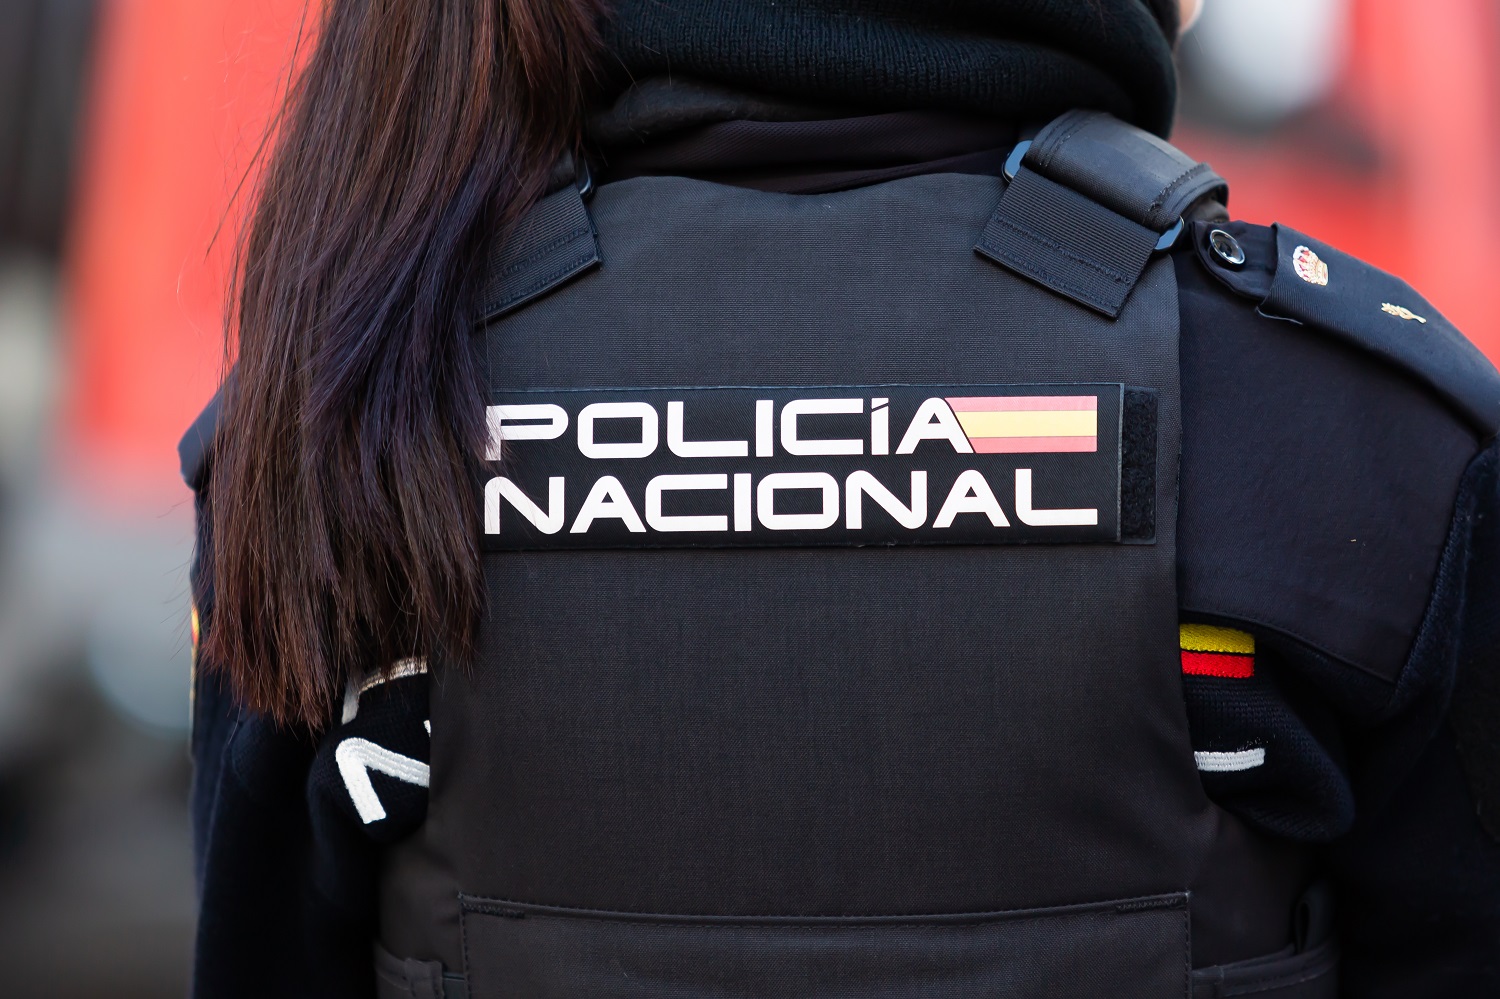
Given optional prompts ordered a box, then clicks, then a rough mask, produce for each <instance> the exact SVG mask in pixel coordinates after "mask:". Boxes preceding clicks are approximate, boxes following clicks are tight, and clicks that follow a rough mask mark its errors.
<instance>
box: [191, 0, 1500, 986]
mask: <svg viewBox="0 0 1500 999" xmlns="http://www.w3.org/2000/svg"><path fill="white" fill-rule="evenodd" d="M1192 6H1193V5H1192V4H1185V5H1183V7H1184V9H1179V7H1178V5H1177V4H1175V3H1167V2H1165V0H1151V2H1141V0H1105V2H1100V3H1096V4H1075V3H1069V2H1063V0H1056V2H1030V3H1025V4H1022V3H987V4H977V3H951V4H943V5H938V6H933V5H931V4H925V3H916V2H906V0H885V2H881V3H874V2H868V3H867V2H853V0H849V2H845V3H838V4H834V3H819V4H809V5H802V6H799V5H790V4H760V3H754V2H747V0H721V2H715V3H711V4H703V5H697V6H694V7H682V6H680V5H679V6H664V5H660V4H655V3H648V2H635V0H624V2H621V3H619V4H618V5H617V6H616V8H615V10H614V11H613V12H611V13H610V14H609V15H608V16H604V15H603V14H602V12H600V11H598V10H596V9H594V8H593V7H592V6H591V5H590V4H588V3H586V2H583V0H573V2H571V3H556V2H552V3H547V4H543V3H524V2H519V0H516V2H509V3H506V4H503V5H494V4H489V3H479V2H467V0H445V2H442V3H428V2H426V0H423V2H422V3H418V2H416V0H410V2H407V0H399V2H395V3H390V4H384V5H371V4H362V3H354V2H344V0H334V2H333V3H331V4H330V5H329V9H328V11H327V14H326V21H325V24H324V26H323V28H322V34H321V40H320V43H319V45H318V47H317V49H316V51H315V52H314V53H313V55H312V58H311V61H310V63H309V67H308V69H307V71H306V77H305V79H304V81H303V83H302V86H301V88H300V90H299V92H298V96H297V97H296V98H295V99H294V101H293V103H292V105H291V108H290V113H289V116H288V118H287V123H286V126H285V130H284V132H283V134H282V136H281V137H280V140H279V144H278V146H277V148H276V151H275V153H274V154H273V156H272V159H271V160H270V163H269V165H268V171H267V178H268V179H267V181H266V185H265V188H264V191H263V193H262V195H261V198H260V202H259V205H258V209H257V212H256V216H255V218H254V220H253V222H252V225H251V228H250V230H249V234H248V237H247V240H246V243H245V251H244V259H243V269H242V278H241V284H240V310H239V312H238V315H237V317H236V322H235V324H234V330H233V332H234V334H235V337H236V338H237V344H238V353H237V368H236V373H235V376H234V378H233V379H231V381H230V382H229V383H228V384H227V385H226V388H225V391H224V392H223V393H222V402H221V404H216V405H215V406H214V407H211V408H210V410H209V411H208V412H207V413H205V416H204V418H203V419H201V420H200V421H199V423H198V424H197V425H195V427H194V428H193V430H192V431H190V432H189V434H188V436H187V438H186V439H185V440H184V445H183V455H184V468H185V473H186V474H187V476H188V479H189V481H190V482H191V483H192V484H193V486H194V488H195V489H196V490H197V494H198V500H199V504H200V525H201V530H202V537H201V539H200V549H199V559H198V563H197V567H196V572H195V600H196V605H197V613H198V615H199V617H200V619H201V623H202V628H203V634H204V640H203V644H202V647H201V649H200V657H199V659H200V666H199V670H198V677H197V681H196V686H197V700H196V708H195V717H196V731H195V737H194V753H195V759H196V761H197V763H198V770H197V778H196V787H195V815H196V818H197V843H198V847H199V873H200V881H201V886H202V916H201V920H200V927H199V939H198V948H197V966H196V989H197V992H198V994H200V995H205V996H228V995H257V996H263V995H319V996H329V995H346V994H347V995H370V994H376V995H380V996H382V997H391V996H403V997H408V996H410V997H415V996H422V997H434V996H448V997H452V996H468V997H472V999H491V997H507V999H508V997H521V996H525V997H529V999H561V997H564V996H590V997H601V999H626V997H631V999H634V997H647V996H650V997H657V996H693V997H713V999H729V997H735V999H742V997H743V999H748V997H752V996H754V997H760V996H766V997H769V996H798V997H808V999H835V997H846V996H892V997H894V996H917V995H920V996H924V997H936V999H959V997H964V999H970V997H978V996H1000V995H1005V996H1043V995H1048V996H1051V995H1066V996H1079V997H1093V996H1106V995H1107V996H1125V997H1137V996H1139V997H1147V996H1150V997H1157V996H1168V995H1175V996H1184V997H1187V996H1229V995H1255V996H1267V997H1277V999H1292V997H1296V999H1312V997H1323V996H1330V997H1331V996H1334V995H1336V994H1349V995H1357V996H1369V997H1376V996H1412V995H1423V996H1449V995H1451V996H1458V995H1464V996H1474V995H1489V994H1497V993H1500V842H1497V839H1496V837H1497V834H1500V827H1497V826H1496V822H1495V818H1494V817H1495V815H1497V814H1500V753H1497V749H1496V747H1497V741H1496V737H1495V734H1494V733H1495V730H1494V727H1493V726H1494V722H1493V718H1494V711H1495V709H1496V708H1497V707H1500V695H1497V691H1500V679H1497V673H1496V669H1495V662H1494V650H1495V649H1496V648H1497V636H1496V634H1495V631H1496V629H1497V627H1500V624H1497V622H1500V614H1497V613H1496V612H1497V611H1500V572H1497V566H1500V562H1497V557H1500V535H1497V533H1496V532H1497V518H1496V517H1495V515H1494V514H1495V513H1496V512H1497V508H1500V494H1497V482H1496V462H1497V460H1500V452H1497V449H1496V448H1497V446H1496V445H1495V444H1494V435H1495V431H1496V429H1497V428H1500V376H1497V375H1496V373H1495V371H1494V370H1493V369H1492V368H1491V367H1490V366H1489V364H1488V363H1487V362H1486V361H1485V360H1484V359H1483V358H1482V357H1481V356H1480V355H1479V354H1478V352H1477V351H1476V350H1475V349H1474V348H1473V347H1472V346H1471V345H1470V344H1469V343H1468V342H1467V341H1465V340H1464V339H1463V338H1462V336H1461V335H1460V334H1459V333H1458V332H1457V331H1456V330H1454V329H1453V328H1452V326H1451V325H1450V324H1448V323H1447V321H1446V320H1445V319H1444V318H1443V317H1442V316H1441V314H1439V313H1438V312H1437V310H1436V309H1434V308H1433V306H1432V305H1431V304H1430V303H1428V302H1426V301H1425V300H1423V299H1422V298H1421V297H1420V296H1419V295H1418V294H1417V293H1416V292H1415V291H1413V290H1412V289H1411V288H1409V287H1408V286H1406V285H1405V284H1403V283H1402V282H1401V281H1399V280H1398V279H1396V278H1393V277H1391V276H1389V275H1385V274H1382V273H1380V272H1378V271H1376V270H1374V269H1373V268H1370V267H1369V266H1367V265H1365V264H1363V263H1361V262H1359V261H1357V260H1355V259H1352V258H1350V257H1348V256H1346V255H1344V254H1341V253H1340V252H1338V251H1337V250H1335V249H1334V248H1332V247H1330V246H1327V245H1325V244H1323V243H1321V242H1319V241H1318V240H1317V239H1315V238H1314V237H1312V236H1308V235H1304V234H1302V233H1299V232H1296V231H1294V230H1292V229H1290V228H1288V227H1285V226H1271V227H1262V226H1253V225H1249V224H1246V223H1241V222H1235V221H1231V220H1230V216H1229V215H1228V213H1227V211H1226V208H1225V206H1226V204H1227V203H1228V200H1227V199H1228V188H1229V185H1228V184H1226V182H1225V181H1224V180H1223V179H1221V178H1220V177H1219V176H1218V175H1216V174H1215V173H1214V172H1213V171H1212V170H1211V169H1210V168H1209V167H1207V166H1205V165H1202V164H1195V163H1194V162H1192V161H1191V160H1190V159H1188V158H1187V157H1185V156H1183V155H1182V154H1181V153H1180V152H1179V151H1177V150H1175V149H1174V148H1172V147H1171V146H1169V145H1168V144H1167V143H1166V142H1165V141H1164V140H1163V139H1161V138H1159V136H1161V135H1163V134H1165V133H1166V131H1167V129H1168V125H1169V122H1170V120H1171V115H1172V108H1173V101H1174V77H1173V71H1172V63H1171V45H1172V43H1173V42H1174V40H1175V38H1176V35H1177V32H1178V30H1179V28H1180V26H1181V23H1182V18H1183V15H1184V14H1185V13H1186V14H1187V15H1189V16H1190V15H1191V10H1189V9H1186V8H1191V7H1192ZM601 24H602V25H603V27H602V29H601V28H600V27H599V26H600V25H601ZM600 30H602V31H603V36H602V40H601V38H600V37H599V36H598V35H597V32H598V31H600ZM601 46H602V52H603V53H604V54H603V55H602V56H601V57H599V58H598V60H597V62H595V63H593V64H592V65H594V66H596V67H597V68H596V69H595V70H590V69H589V66H590V65H591V63H590V61H589V57H590V53H591V52H592V51H594V50H595V49H596V48H598V47H601ZM586 105H587V106H588V107H589V108H591V109H592V111H591V114H590V116H589V117H588V119H587V122H586V123H585V122H584V120H583V118H582V117H581V112H582V109H583V108H584V107H585V106H586ZM585 124H586V134H587V141H586V142H585V143H584V144H583V145H582V146H579V145H578V144H577V143H576V139H577V136H578V135H579V134H582V130H583V129H584V126H585ZM481 414H482V415H481ZM1340 990H1342V993H1341V992H1340Z"/></svg>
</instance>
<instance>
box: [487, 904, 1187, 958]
mask: <svg viewBox="0 0 1500 999" xmlns="http://www.w3.org/2000/svg"><path fill="white" fill-rule="evenodd" d="M1140 901H1141V900H1139V899H1118V900H1113V899H1112V900H1109V901H1104V902H1085V903H1081V904H1078V905H1064V906H1045V907H1042V908H1039V909H995V910H991V911H987V912H952V913H942V912H939V913H932V912H927V913H920V912H905V913H892V914H889V915H887V914H882V913H874V914H870V913H866V914H854V915H847V916H826V917H822V919H819V918H815V917H806V916H776V915H769V916H768V915H750V916H708V915H702V914H694V913H686V914H683V913H672V912H614V911H610V910H607V909H604V910H600V909H567V908H566V907H562V906H556V907H550V908H559V909H563V910H564V911H560V912H553V911H548V909H547V908H544V907H540V906H538V905H536V904H535V903H532V902H517V901H514V900H511V899H504V898H485V899H480V898H474V897H467V898H466V897H465V896H462V895H461V896H460V897H459V906H460V908H461V909H462V910H463V911H464V912H475V913H479V914H481V915H486V916H498V917H500V918H503V919H516V918H524V919H586V920H589V921H591V922H600V923H620V924H624V925H632V926H639V925H641V924H643V923H649V922H652V921H655V920H662V921H664V922H668V923H670V924H672V925H677V926H726V927H731V926H732V927H740V928H743V927H746V926H753V925H754V923H755V921H760V920H764V921H765V923H764V925H765V926H766V927H768V928H778V927H790V928H793V929H814V928H827V929H848V930H864V929H878V928H880V927H882V926H901V927H907V926H918V927H923V926H937V925H942V924H944V923H947V924H950V925H964V924H967V923H986V922H988V923H997V922H1006V921H1009V920H1021V921H1024V920H1030V919H1067V918H1070V917H1077V916H1097V915H1125V916H1128V915H1137V914H1139V913H1142V912H1161V911H1170V910H1172V909H1179V910H1181V911H1182V912H1183V914H1184V915H1183V926H1184V927H1185V929H1184V932H1187V931H1188V930H1187V928H1188V927H1190V925H1191V924H1190V922H1189V915H1190V907H1189V905H1188V900H1187V898H1186V897H1184V896H1182V895H1167V896H1164V897H1163V898H1162V904H1161V905H1158V906H1155V907H1152V908H1146V909H1139V908H1137V909H1123V908H1121V907H1122V906H1125V905H1128V904H1130V903H1134V902H1140ZM1169 901H1170V902H1171V903H1172V904H1167V903H1168V902H1169ZM538 910H540V911H538ZM856 919H861V920H871V922H869V923H867V924H865V925H863V926H853V925H849V923H848V922H847V921H848V920H856ZM1188 970H1189V972H1191V970H1192V968H1191V962H1190V964H1189V969H1188Z"/></svg>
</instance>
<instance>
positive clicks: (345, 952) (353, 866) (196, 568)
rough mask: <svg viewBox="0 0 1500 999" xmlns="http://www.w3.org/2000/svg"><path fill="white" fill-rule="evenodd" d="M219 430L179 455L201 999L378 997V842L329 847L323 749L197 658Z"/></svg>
mask: <svg viewBox="0 0 1500 999" xmlns="http://www.w3.org/2000/svg"><path fill="white" fill-rule="evenodd" d="M211 440H212V422H211V421H205V420H203V419H200V420H199V421H198V423H195V424H194V427H193V429H192V430H191V431H189V436H188V437H187V438H185V439H184V442H183V446H182V448H181V452H182V456H183V468H184V473H185V477H186V478H187V479H188V481H189V484H190V485H192V486H193V487H194V490H195V512H196V516H197V521H198V525H197V538H196V553H195V556H194V561H193V566H192V571H191V583H192V600H193V605H194V618H195V622H196V631H197V638H196V639H195V642H194V671H193V680H192V682H193V692H194V697H193V731H192V737H191V752H192V760H193V781H192V801H191V810H192V823H193V844H194V868H195V873H196V876H197V884H198V901H199V914H198V926H197V931H196V938H195V943H194V955H193V995H194V996H200V997H213V999H237V997H241V996H243V997H246V999H250V997H256V999H261V997H265V996H293V995H318V996H327V997H349V999H354V997H360V999H369V997H371V996H373V995H374V982H373V967H372V962H371V958H370V941H371V939H372V936H373V932H374V927H373V923H374V906H373V901H372V895H373V888H372V886H373V884H374V877H375V873H374V872H375V854H374V844H373V842H372V841H371V840H370V839H368V838H367V837H346V838H343V839H338V840H336V841H330V840H329V839H328V838H327V837H328V835H330V834H336V833H337V831H338V830H337V829H333V830H324V831H323V835H322V837H321V838H320V834H319V831H318V830H317V829H316V828H315V823H314V821H313V819H312V815H311V812H310V807H309V795H308V785H309V779H310V775H311V772H312V765H313V761H314V759H315V756H316V754H315V749H316V742H315V740H314V739H313V738H312V737H311V736H308V735H305V734H301V733H298V732H293V731H289V730H287V729H285V728H281V727H278V726H277V725H275V724H273V723H272V722H271V721H269V720H268V719H266V718H263V717H259V716H257V715H255V714H254V713H252V712H249V711H247V710H245V708H244V707H243V706H241V705H239V704H238V703H236V702H235V700H234V698H233V697H232V696H231V694H230V692H229V691H228V689H227V688H226V687H225V686H224V685H223V684H222V683H221V682H220V681H219V678H218V677H217V676H216V675H215V673H214V671H213V668H212V663H209V662H204V661H202V658H201V656H200V655H199V653H198V649H199V646H200V645H201V636H203V635H206V634H208V633H209V632H210V631H211V629H212V628H213V626H214V589H215V588H214V566H213V544H212V537H211V533H210V532H211V529H212V516H211V505H212V495H213V489H212V481H211V480H212V475H211V461H210V460H209V456H210V451H211V449H210V447H209V444H210V443H211Z"/></svg>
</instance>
